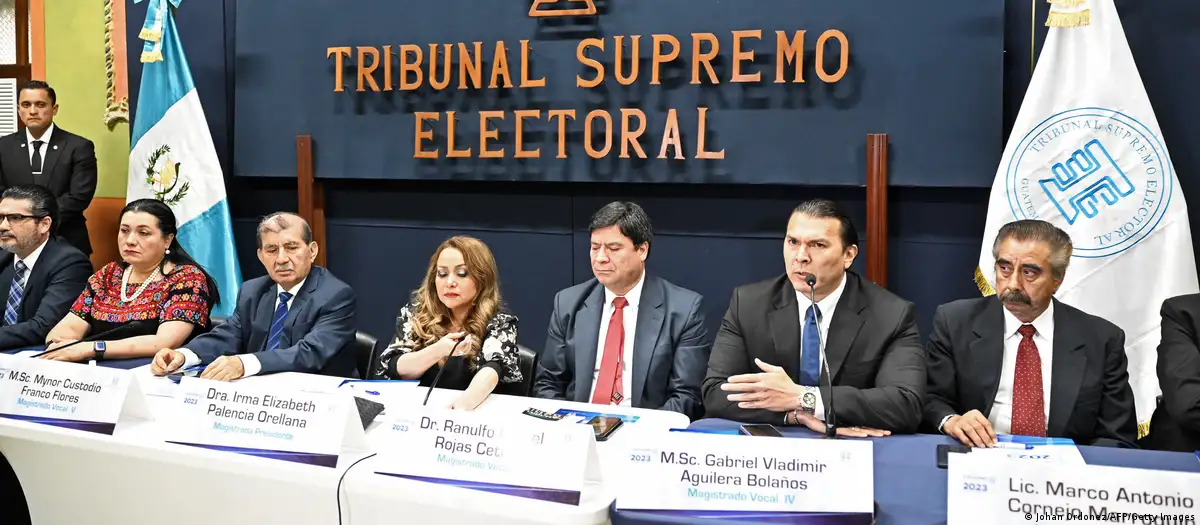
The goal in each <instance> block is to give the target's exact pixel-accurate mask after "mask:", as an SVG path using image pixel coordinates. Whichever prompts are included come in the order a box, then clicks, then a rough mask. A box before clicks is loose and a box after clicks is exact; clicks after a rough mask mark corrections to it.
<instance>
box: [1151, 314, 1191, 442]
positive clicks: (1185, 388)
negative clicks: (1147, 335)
mask: <svg viewBox="0 0 1200 525" xmlns="http://www.w3.org/2000/svg"><path fill="white" fill-rule="evenodd" d="M1161 315H1162V340H1161V341H1160V342H1159V343H1158V386H1159V388H1161V389H1162V397H1161V398H1160V399H1159V404H1158V407H1157V408H1155V410H1154V417H1152V418H1150V434H1149V436H1148V438H1147V441H1148V443H1147V444H1148V446H1149V447H1150V448H1153V449H1155V450H1174V451H1177V452H1192V451H1195V450H1200V330H1198V329H1200V322H1198V321H1200V294H1188V295H1181V296H1179V297H1172V298H1170V299H1167V300H1166V301H1163V305H1162V312H1161Z"/></svg>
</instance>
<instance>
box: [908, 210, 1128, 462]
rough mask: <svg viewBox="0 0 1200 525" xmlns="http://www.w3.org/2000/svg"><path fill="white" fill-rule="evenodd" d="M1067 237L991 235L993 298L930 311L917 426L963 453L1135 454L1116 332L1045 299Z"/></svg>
mask: <svg viewBox="0 0 1200 525" xmlns="http://www.w3.org/2000/svg"><path fill="white" fill-rule="evenodd" d="M1071 250H1072V247H1071V238H1070V237H1069V236H1068V235H1067V233H1066V232H1064V231H1062V230H1061V229H1059V228H1057V227H1055V226H1054V225H1053V224H1050V223H1048V222H1046V221H1039V220H1020V221H1015V222H1010V223H1008V224H1006V225H1004V226H1003V227H1002V228H1000V232H999V234H998V235H997V236H996V241H995V243H994V244H993V245H992V256H993V258H994V260H995V264H996V267H995V270H996V281H995V284H994V285H993V286H994V288H995V290H996V297H980V298H977V299H963V300H960V301H955V302H952V303H949V304H944V305H942V306H939V307H938V309H937V313H935V314H934V316H933V334H932V335H931V336H930V337H929V344H928V360H929V373H928V375H927V377H928V380H929V385H928V390H927V392H928V394H927V397H926V402H925V418H924V423H925V426H927V427H928V430H930V431H935V430H936V431H939V432H941V433H944V434H946V435H948V436H951V437H953V438H955V439H957V440H959V441H961V442H962V443H963V444H965V445H971V446H976V447H990V446H993V445H995V444H996V442H997V437H996V436H997V434H1011V435H1023V436H1039V437H1063V438H1070V439H1072V440H1074V441H1075V442H1076V443H1078V444H1081V445H1107V446H1127V447H1134V446H1135V445H1134V442H1135V441H1136V440H1137V419H1136V417H1135V415H1134V407H1133V390H1132V389H1131V388H1130V387H1129V374H1128V372H1127V371H1126V364H1127V360H1126V357H1125V333H1124V332H1123V331H1122V330H1121V329H1120V328H1118V327H1117V326H1116V325H1114V324H1112V323H1110V322H1108V321H1106V320H1104V319H1101V318H1099V317H1096V316H1094V315H1089V314H1087V313H1085V312H1083V311H1081V310H1078V309H1076V308H1073V307H1071V306H1069V305H1066V304H1063V303H1062V302H1059V301H1058V300H1057V299H1055V298H1054V293H1055V292H1056V291H1058V289H1059V287H1060V286H1062V283H1063V279H1064V278H1065V277H1066V272H1067V265H1068V264H1069V263H1070V260H1071Z"/></svg>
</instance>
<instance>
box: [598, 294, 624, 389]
mask: <svg viewBox="0 0 1200 525" xmlns="http://www.w3.org/2000/svg"><path fill="white" fill-rule="evenodd" d="M627 304H629V301H626V300H625V298H624V297H617V298H616V299H613V313H612V317H611V318H609V320H608V334H607V335H606V336H605V337H604V358H603V359H602V360H601V361H600V376H599V377H598V378H596V391H595V392H593V393H592V403H595V404H598V405H608V404H613V405H619V404H621V400H622V399H625V394H624V392H622V388H621V369H622V368H624V366H623V362H624V360H625V358H624V354H625V352H624V350H625V316H624V315H623V309H624V308H625V305H627Z"/></svg>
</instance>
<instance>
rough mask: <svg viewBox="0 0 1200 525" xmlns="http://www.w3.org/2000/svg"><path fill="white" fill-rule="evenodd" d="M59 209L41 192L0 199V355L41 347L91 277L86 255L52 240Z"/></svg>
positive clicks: (33, 189) (14, 190) (14, 191)
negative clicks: (0, 304) (0, 255)
mask: <svg viewBox="0 0 1200 525" xmlns="http://www.w3.org/2000/svg"><path fill="white" fill-rule="evenodd" d="M57 223H58V203H57V202H56V201H55V200H54V195H53V194H51V193H50V191H49V190H47V189H46V188H43V187H41V186H32V185H31V186H13V187H11V188H8V189H7V190H4V195H3V197H0V245H3V246H4V250H5V251H6V252H7V253H6V255H5V257H3V258H2V259H0V265H3V268H4V269H3V270H0V297H3V298H5V306H4V311H3V317H2V318H0V320H2V324H0V351H4V350H13V349H17V348H25V347H30V346H38V345H41V344H42V343H43V342H44V341H45V340H46V334H48V333H50V329H51V328H54V325H55V324H57V323H58V321H59V319H62V318H63V317H64V316H66V315H67V311H68V310H69V309H70V308H71V304H72V303H73V302H75V298H76V297H79V293H80V292H82V291H83V287H84V286H86V285H87V280H88V277H89V276H91V275H92V263H91V262H90V261H88V258H87V256H86V255H84V254H83V253H82V252H80V251H79V250H76V249H75V248H74V247H73V246H71V245H70V244H67V243H66V242H65V241H63V240H61V239H58V238H56V237H55V236H54V226H55V224H57Z"/></svg>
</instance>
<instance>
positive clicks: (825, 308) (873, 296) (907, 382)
mask: <svg viewBox="0 0 1200 525" xmlns="http://www.w3.org/2000/svg"><path fill="white" fill-rule="evenodd" d="M857 255H858V232H857V231H856V230H855V228H854V224H853V223H851V222H850V219H849V218H848V217H847V216H846V215H845V213H844V212H842V210H841V209H839V208H838V206H837V205H836V204H834V203H833V202H832V201H828V200H824V199H814V200H810V201H806V202H804V203H801V204H800V205H799V206H797V207H796V209H795V210H794V211H793V212H792V215H791V218H790V219H789V220H788V225H787V233H786V235H785V237H784V241H783V259H784V264H785V266H786V270H787V273H786V274H785V275H782V276H779V277H776V278H774V279H770V280H767V281H762V282H758V283H754V284H748V285H745V286H741V287H738V288H737V289H736V290H734V292H733V298H732V299H731V300H730V302H729V310H728V311H727V312H726V313H725V319H724V320H723V321H722V322H721V330H720V332H718V333H717V339H716V341H715V342H714V343H713V348H712V357H711V358H710V359H709V362H708V377H707V378H705V380H704V406H705V408H707V409H708V416H709V417H718V418H725V419H732V420H736V421H742V422H747V423H772V424H786V425H803V426H806V427H808V428H810V429H812V430H813V431H815V432H820V433H825V432H826V430H827V428H828V427H827V425H826V421H827V420H828V419H829V418H828V417H827V416H828V414H829V413H830V406H832V411H833V415H834V416H835V417H834V418H833V421H832V424H833V426H834V427H835V428H836V432H837V434H838V435H843V436H854V437H867V436H883V435H887V434H889V433H891V432H914V431H916V429H917V426H918V424H919V423H920V421H921V406H922V401H923V397H924V393H925V353H924V350H923V349H922V348H921V341H920V336H919V335H918V332H917V324H916V319H915V314H914V308H913V305H912V303H910V302H908V301H905V300H903V299H901V298H899V297H897V296H895V295H893V294H892V293H890V292H888V291H887V290H884V289H883V288H880V287H879V286H876V285H875V284H874V283H871V282H870V281H868V280H866V279H863V278H862V277H860V276H859V275H858V274H857V273H854V272H851V271H849V269H850V265H851V264H853V263H854V258H855V257H856V256H857ZM809 281H812V282H813V283H814V284H813V285H810V284H809ZM813 301H815V302H816V308H815V309H814V308H813V306H812V302H813ZM822 342H824V345H825V347H824V348H825V352H824V356H822V354H821V351H820V347H821V344H822ZM826 359H827V360H828V361H827V362H826V361H825V360H826ZM822 363H824V365H822ZM826 370H828V372H826ZM823 385H824V386H823ZM829 385H831V386H832V389H830V388H829ZM831 398H832V399H831ZM827 400H832V403H828V404H827V403H826V401H827Z"/></svg>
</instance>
